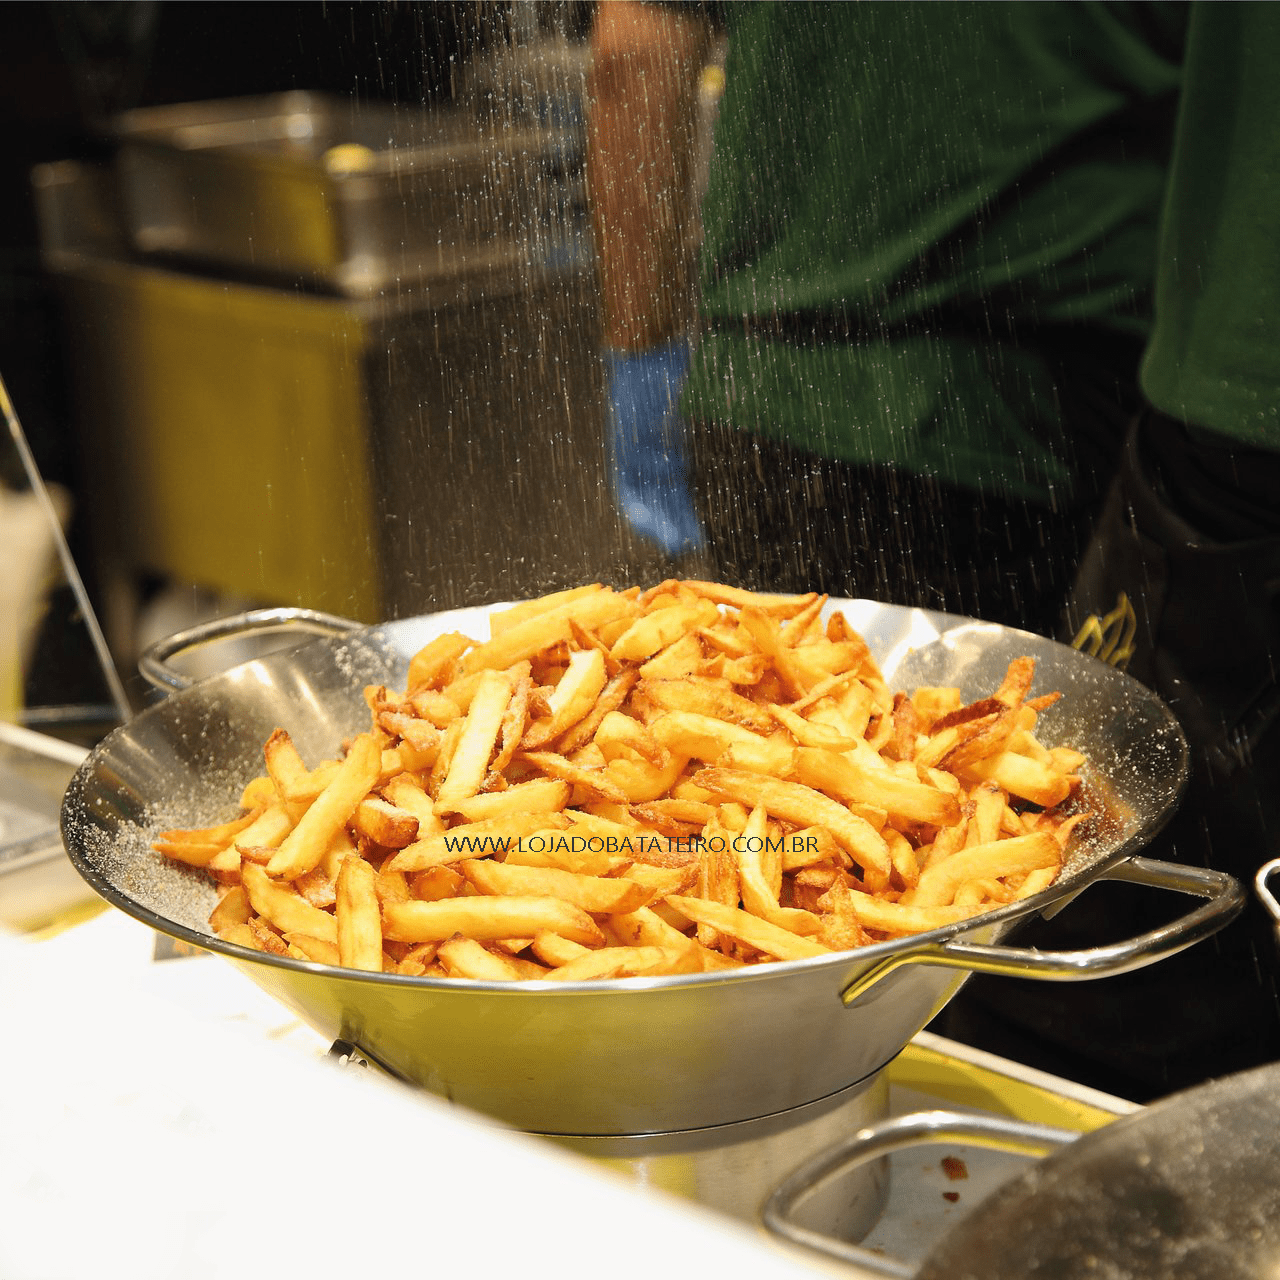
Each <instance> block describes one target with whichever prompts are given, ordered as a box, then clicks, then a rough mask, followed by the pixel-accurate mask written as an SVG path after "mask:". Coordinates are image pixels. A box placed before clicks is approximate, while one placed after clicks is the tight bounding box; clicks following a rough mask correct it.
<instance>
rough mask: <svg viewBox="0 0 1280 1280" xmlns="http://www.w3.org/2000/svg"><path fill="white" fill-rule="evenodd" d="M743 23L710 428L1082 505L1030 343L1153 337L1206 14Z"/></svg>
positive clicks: (711, 324) (703, 388)
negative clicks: (1050, 337) (1175, 168)
mask: <svg viewBox="0 0 1280 1280" xmlns="http://www.w3.org/2000/svg"><path fill="white" fill-rule="evenodd" d="M727 14H728V30H729V55H728V62H727V65H726V90H725V95H724V99H723V101H722V102H721V105H720V116H719V120H718V122H717V126H716V141H715V152H714V155H713V159H712V170H711V176H710V182H709V186H708V190H707V194H706V197H705V201H704V206H703V234H704V242H703V265H702V271H701V310H702V319H703V326H702V332H701V334H700V337H699V344H698V349H697V353H696V354H695V359H694V366H693V369H692V371H691V373H690V379H689V384H688V388H687V391H686V399H685V405H686V409H687V411H688V413H689V414H690V416H692V417H700V418H705V419H711V420H717V421H722V422H728V423H729V424H730V425H732V426H735V427H738V428H741V429H743V430H746V431H751V432H755V433H758V434H760V435H762V436H764V437H767V438H770V439H774V440H785V441H788V442H790V443H792V444H794V445H796V446H798V447H800V448H803V449H806V450H808V451H811V452H814V453H819V454H822V455H826V456H831V457H836V458H841V459H845V460H848V461H853V462H879V463H891V464H895V465H898V466H900V467H902V468H904V469H907V470H910V471H912V472H915V473H920V474H929V475H935V476H938V477H939V478H941V479H943V480H948V481H951V482H954V483H959V484H961V485H965V486H968V487H972V488H974V489H976V490H979V491H984V492H986V491H1002V492H1004V493H1006V494H1010V495H1014V496H1021V497H1027V498H1031V499H1033V500H1040V501H1044V502H1046V503H1047V502H1050V501H1054V500H1055V499H1057V498H1059V497H1062V498H1066V497H1069V496H1070V492H1071V489H1072V485H1073V481H1074V474H1073V470H1074V450H1073V446H1072V442H1071V441H1070V440H1069V439H1067V438H1066V434H1065V433H1064V431H1063V430H1062V425H1061V423H1060V421H1059V414H1058V411H1057V405H1056V402H1055V398H1054V392H1053V384H1052V377H1051V368H1050V364H1049V362H1048V361H1047V359H1046V357H1045V355H1044V354H1043V352H1042V351H1041V350H1039V349H1038V348H1037V346H1036V344H1035V341H1034V340H1035V339H1036V337H1037V335H1040V334H1045V333H1051V332H1054V331H1056V330H1059V329H1061V328H1062V327H1064V326H1073V325H1079V324H1087V325H1089V326H1091V327H1092V328H1093V330H1094V331H1095V332H1101V333H1102V334H1104V335H1105V334H1106V333H1108V332H1114V333H1117V334H1126V335H1130V336H1132V337H1134V338H1137V339H1139V340H1140V339H1142V338H1143V337H1145V335H1146V334H1147V333H1148V331H1149V325H1150V306H1151V285H1152V278H1153V272H1154V260H1155V243H1156V227H1157V221H1158V217H1159V211H1160V206H1161V201H1162V197H1163V192H1164V185H1165V178H1166V172H1167V167H1168V150H1169V145H1170V138H1171V133H1172V124H1173V118H1174V111H1175V106H1176V95H1177V90H1178V86H1179V81H1180V62H1181V47H1182V38H1183V27H1184V23H1185V9H1184V8H1183V7H1182V6H1176V5H1173V6H1166V5H1156V4H1134V5H1129V4H1091V3H1082V4H1078V3H1067V4H1060V3H1036V4H1029V3H1026V4H1024V3H1014V4H1006V3H976V4H952V3H948V4H935V3H923V4H918V3H907V2H905V0H903V2H898V0H889V2H869V0H864V2H863V3H850V4H811V3H802V2H799V0H793V2H792V3H780V4H774V3H758V4H734V5H730V6H728V7H727ZM814 317H817V323H814V324H811V323H810V322H811V321H812V320H813V319H814ZM833 331H838V332H840V333H846V332H847V333H849V334H851V335H852V336H850V337H841V338H833V337H832V334H833ZM810 333H812V335H813V336H807V335H809V334H810ZM1028 339H1031V341H1028Z"/></svg>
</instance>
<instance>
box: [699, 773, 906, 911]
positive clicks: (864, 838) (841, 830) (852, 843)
mask: <svg viewBox="0 0 1280 1280" xmlns="http://www.w3.org/2000/svg"><path fill="white" fill-rule="evenodd" d="M694 781H695V782H697V783H698V784H699V785H700V786H703V787H706V788H707V789H708V790H709V791H714V792H717V793H718V794H720V795H723V796H728V797H729V798H730V799H734V800H741V801H742V802H743V803H744V804H749V805H751V806H752V807H754V806H756V805H763V806H764V808H765V809H766V810H767V811H768V812H769V813H770V814H771V815H772V816H774V817H777V818H781V819H782V820H783V821H786V822H792V823H794V824H795V825H797V826H820V827H825V828H826V829H827V830H828V831H830V832H831V834H832V836H833V837H834V838H835V840H836V842H837V843H838V844H839V845H840V846H841V847H842V848H844V849H845V850H846V851H847V852H848V853H849V855H850V856H851V857H852V858H853V859H854V861H855V862H857V863H858V865H859V866H861V867H862V870H863V875H864V876H865V878H866V882H867V884H868V886H870V887H871V888H875V889H882V888H884V887H885V886H886V885H887V884H888V883H889V873H890V871H891V869H892V863H891V861H890V859H889V847H888V845H886V844H885V842H884V838H883V837H882V836H881V835H880V833H879V832H878V831H877V830H876V829H875V828H874V827H873V826H872V825H871V824H870V823H869V822H867V821H866V819H865V818H860V817H858V816H857V815H856V814H854V813H851V812H850V811H849V809H848V808H846V807H845V806H844V805H842V804H840V802H839V801H837V800H832V799H831V798H830V797H829V796H826V795H824V794H823V793H822V792H821V791H816V790H814V789H813V788H812V787H807V786H804V785H803V784H802V783H798V782H785V781H782V780H781V779H778V778H766V777H763V776H761V775H759V774H754V773H746V772H743V771H741V770H733V769H702V770H699V772H698V773H697V774H695V775H694Z"/></svg>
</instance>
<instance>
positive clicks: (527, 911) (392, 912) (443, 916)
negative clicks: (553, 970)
mask: <svg viewBox="0 0 1280 1280" xmlns="http://www.w3.org/2000/svg"><path fill="white" fill-rule="evenodd" d="M382 932H383V936H384V937H387V938H391V939H394V940H396V941H399V942H445V941H447V940H448V939H449V938H452V937H453V935H454V934H455V933H460V934H462V935H463V937H467V938H475V939H477V940H478V941H497V940H498V939H501V938H519V937H526V936H528V937H536V936H537V935H538V934H540V933H544V932H545V933H558V934H560V935H561V936H562V937H565V938H568V939H570V940H571V941H573V942H581V943H582V944H583V946H588V947H598V946H600V945H601V944H602V943H603V941H604V937H603V935H602V934H601V932H600V929H599V927H598V926H597V925H596V923H595V921H594V920H592V918H591V917H590V916H589V915H588V914H587V913H586V912H585V911H583V910H582V909H581V908H580V907H575V906H574V905H573V904H572V903H571V902H565V901H564V900H563V899H562V898H546V897H541V898H523V897H508V898H492V897H489V896H487V895H479V896H476V897H469V898H441V899H439V900H437V901H435V902H419V901H416V900H415V901H413V902H389V903H387V905H386V907H385V908H384V909H383V913H382Z"/></svg>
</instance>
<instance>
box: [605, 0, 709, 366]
mask: <svg viewBox="0 0 1280 1280" xmlns="http://www.w3.org/2000/svg"><path fill="white" fill-rule="evenodd" d="M708 38H709V34H708V30H707V27H706V25H705V24H704V23H703V22H702V21H701V19H699V18H698V17H696V16H690V15H685V14H680V13H673V12H672V11H671V10H668V9H663V8H659V7H657V6H651V5H645V4H635V3H631V2H630V0H608V2H606V3H603V4H601V5H600V6H599V7H598V9H597V16H596V21H595V27H594V30H593V33H592V54H593V59H592V74H591V90H590V109H589V116H588V134H587V180H588V183H589V187H590V197H591V212H592V223H593V227H594V230H595V239H596V252H597V257H598V263H599V273H600V287H601V299H602V306H603V311H604V337H605V342H606V343H607V344H608V345H609V346H611V347H614V348H616V349H619V350H624V351H634V350H641V349H644V348H646V347H650V346H653V345H655V344H657V343H660V342H663V341H665V340H666V339H668V338H670V337H672V336H673V335H674V334H676V333H679V332H681V331H682V330H683V329H684V327H685V325H686V324H687V320H688V311H689V307H690V303H691V297H692V289H691V282H690V266H689V261H688V250H687V239H686V227H687V225H688V222H689V218H690V216H691V213H692V211H691V210H690V209H688V208H687V200H688V194H689V176H690V165H691V160H692V152H693V136H694V108H695V102H696V90H697V82H698V75H699V72H700V70H701V67H702V62H703V59H704V57H705V55H706V50H707V44H708Z"/></svg>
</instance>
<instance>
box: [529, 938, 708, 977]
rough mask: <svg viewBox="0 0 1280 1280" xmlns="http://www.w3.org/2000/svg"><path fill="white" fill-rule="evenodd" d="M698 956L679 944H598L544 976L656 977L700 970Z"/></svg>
mask: <svg viewBox="0 0 1280 1280" xmlns="http://www.w3.org/2000/svg"><path fill="white" fill-rule="evenodd" d="M701 972H702V966H701V964H700V962H699V960H698V957H697V956H696V955H694V954H693V953H692V952H691V951H690V950H689V948H688V947H687V946H682V947H678V948H676V947H672V948H667V947H643V946H635V947H632V946H627V947H601V948H600V949H599V950H597V951H588V952H587V953H586V954H585V955H581V956H578V957H577V958H576V959H574V960H570V961H569V962H568V963H567V964H562V965H561V966H560V967H559V968H558V969H554V970H552V972H550V973H548V974H547V977H548V978H549V979H550V980H551V981H553V982H586V981H599V980H602V979H607V978H640V977H649V978H652V977H658V976H663V975H668V974H676V973H701Z"/></svg>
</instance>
